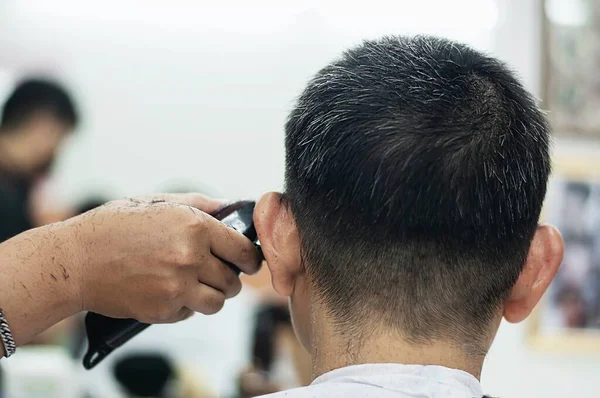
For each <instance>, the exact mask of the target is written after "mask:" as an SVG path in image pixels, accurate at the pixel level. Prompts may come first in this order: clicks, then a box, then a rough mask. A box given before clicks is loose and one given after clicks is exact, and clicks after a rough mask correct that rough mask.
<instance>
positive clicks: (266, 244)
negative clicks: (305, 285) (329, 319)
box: [254, 192, 304, 296]
mask: <svg viewBox="0 0 600 398" xmlns="http://www.w3.org/2000/svg"><path fill="white" fill-rule="evenodd" d="M254 225H255V226H256V232H257V233H258V240H259V241H260V245H261V248H262V252H263V254H264V256H265V260H266V261H267V265H268V267H269V270H270V271H271V281H272V283H273V288H275V290H276V291H277V293H279V294H280V295H282V296H291V295H292V293H293V292H294V287H295V284H296V279H297V277H298V276H300V275H301V274H302V273H303V272H304V269H303V267H302V262H301V257H300V238H299V236H298V230H297V229H296V222H295V220H294V217H293V215H292V213H291V211H290V210H289V207H288V206H287V204H286V203H285V202H284V201H283V200H282V197H281V194H279V193H276V192H268V193H266V194H264V195H263V196H262V198H260V200H259V201H258V203H257V204H256V208H255V209H254Z"/></svg>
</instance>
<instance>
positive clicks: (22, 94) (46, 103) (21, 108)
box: [1, 78, 78, 128]
mask: <svg viewBox="0 0 600 398" xmlns="http://www.w3.org/2000/svg"><path fill="white" fill-rule="evenodd" d="M39 111H45V112H50V113H51V114H52V115H54V116H55V117H56V118H57V119H58V120H60V121H62V122H64V123H66V124H67V125H68V126H70V127H75V126H76V125H77V123H78V114H77V108H76V106H75V103H74V102H73V99H72V98H71V95H70V94H69V93H68V92H67V90H66V89H65V88H63V87H62V86H60V85H59V84H58V83H55V82H53V81H50V80H44V79H37V78H35V79H27V80H23V81H21V82H20V83H19V84H18V85H17V87H16V88H15V89H14V91H13V92H12V94H11V95H10V96H9V97H8V99H7V100H6V102H5V104H4V107H3V110H2V124H1V127H3V128H13V127H16V126H19V125H20V124H22V123H23V122H25V121H27V120H28V119H29V118H30V117H31V116H32V115H33V114H35V113H36V112H39Z"/></svg>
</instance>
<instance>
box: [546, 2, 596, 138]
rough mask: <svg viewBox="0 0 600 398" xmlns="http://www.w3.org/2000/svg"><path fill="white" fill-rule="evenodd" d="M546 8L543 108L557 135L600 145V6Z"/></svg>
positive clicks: (550, 5) (555, 4)
mask: <svg viewBox="0 0 600 398" xmlns="http://www.w3.org/2000/svg"><path fill="white" fill-rule="evenodd" d="M542 3H543V4H544V8H543V18H542V20H543V28H544V29H543V35H542V37H543V45H542V48H543V57H542V60H543V61H542V62H543V76H544V77H543V80H544V81H543V85H542V86H543V98H542V99H543V108H544V109H546V110H547V111H549V112H548V117H549V120H550V123H551V125H552V128H553V130H554V133H555V134H556V135H558V136H570V137H581V138H593V139H600V112H599V111H598V110H599V109H600V73H598V71H600V2H599V1H597V0H544V1H543V2H542Z"/></svg>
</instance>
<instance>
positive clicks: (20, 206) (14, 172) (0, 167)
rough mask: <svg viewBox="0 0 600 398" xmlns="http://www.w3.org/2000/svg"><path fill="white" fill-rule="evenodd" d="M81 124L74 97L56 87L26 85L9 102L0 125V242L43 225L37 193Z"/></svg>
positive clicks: (43, 82) (37, 82)
mask: <svg viewBox="0 0 600 398" xmlns="http://www.w3.org/2000/svg"><path fill="white" fill-rule="evenodd" d="M78 119H79V116H78V112H77V108H76V106H75V103H74V101H73V99H72V98H71V96H70V94H69V93H68V92H67V91H66V90H65V89H64V88H63V87H61V86H60V85H58V84H57V83H54V82H52V81H47V80H43V79H28V80H24V81H22V82H21V83H19V84H18V85H17V87H16V88H15V89H14V91H13V92H12V94H10V96H9V97H8V99H7V100H6V102H5V104H4V107H3V109H2V121H1V124H0V242H3V241H5V240H7V239H9V238H11V237H13V236H15V235H17V234H19V233H21V232H23V231H26V230H28V229H31V228H33V227H35V226H38V225H39V224H40V223H41V222H40V220H39V219H38V217H37V215H38V213H39V209H38V207H39V206H38V204H39V203H40V199H39V198H38V192H39V190H40V187H41V186H42V183H43V181H44V178H45V177H46V175H47V173H48V171H49V170H50V168H51V167H52V165H53V163H54V159H55V157H56V155H57V152H58V150H59V148H60V146H61V144H62V143H63V141H64V139H65V138H66V137H67V135H68V134H69V133H70V132H71V131H73V130H74V129H75V127H76V126H77V123H78Z"/></svg>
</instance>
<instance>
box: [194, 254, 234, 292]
mask: <svg viewBox="0 0 600 398" xmlns="http://www.w3.org/2000/svg"><path fill="white" fill-rule="evenodd" d="M198 282H200V283H203V284H205V285H208V286H210V287H212V288H214V289H216V290H219V291H220V292H222V293H223V294H224V295H225V298H232V297H235V296H237V294H238V293H239V292H240V290H242V282H241V281H240V278H239V277H238V276H237V274H236V273H235V272H234V271H233V270H232V269H231V267H230V266H229V265H227V264H225V263H224V262H223V261H221V260H219V259H218V258H216V257H211V258H209V260H207V261H204V262H203V263H202V264H200V265H199V267H198Z"/></svg>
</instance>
